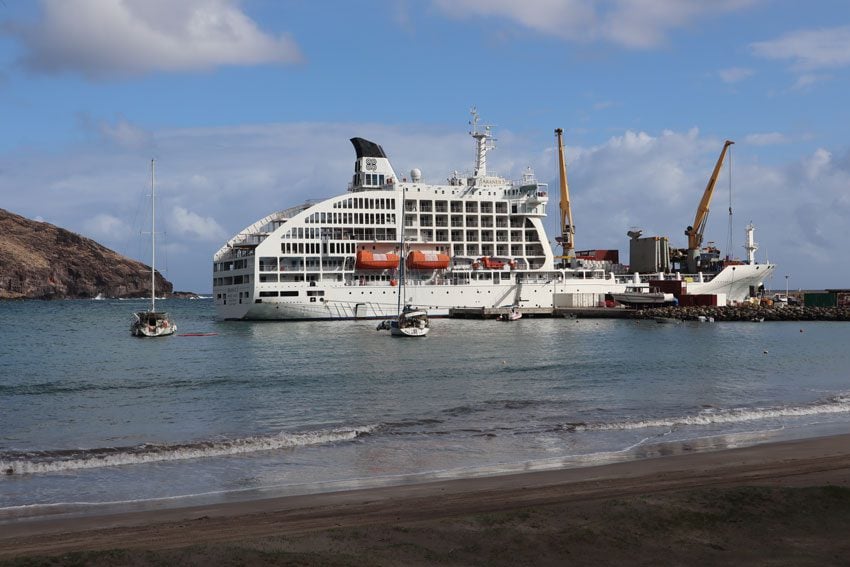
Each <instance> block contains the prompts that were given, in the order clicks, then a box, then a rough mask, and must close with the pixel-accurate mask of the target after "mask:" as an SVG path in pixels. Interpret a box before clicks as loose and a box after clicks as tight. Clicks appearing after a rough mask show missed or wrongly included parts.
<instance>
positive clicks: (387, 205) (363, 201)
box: [333, 175, 395, 210]
mask: <svg viewBox="0 0 850 567" xmlns="http://www.w3.org/2000/svg"><path fill="white" fill-rule="evenodd" d="M381 177H383V175H382V176H381ZM333 208H334V209H367V210H375V209H385V210H387V209H388V210H395V199H392V198H387V199H369V198H366V197H349V198H347V199H342V200H341V201H337V202H336V203H334V204H333Z"/></svg>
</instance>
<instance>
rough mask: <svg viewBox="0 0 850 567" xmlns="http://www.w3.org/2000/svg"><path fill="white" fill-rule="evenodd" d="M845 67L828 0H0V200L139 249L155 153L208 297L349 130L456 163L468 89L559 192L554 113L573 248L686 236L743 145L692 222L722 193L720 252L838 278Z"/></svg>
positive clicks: (325, 193)
mask: <svg viewBox="0 0 850 567" xmlns="http://www.w3.org/2000/svg"><path fill="white" fill-rule="evenodd" d="M848 77H850V4H848V3H847V2H845V1H837V0H836V1H829V0H824V1H813V2H806V3H801V2H798V1H791V0H715V1H713V2H704V1H701V0H597V1H590V0H562V1H560V2H558V1H554V0H525V1H523V2H514V1H512V0H451V1H450V0H421V1H416V2H414V1H404V0H386V1H371V2H331V1H328V2H308V1H306V0H292V1H286V0H281V1H272V0H242V1H228V0H206V1H201V0H182V1H181V2H173V1H171V0H123V1H119V0H43V1H41V2H30V1H24V0H0V125H1V126H2V128H0V208H5V209H8V210H10V211H12V212H15V213H18V214H21V215H24V216H27V217H30V218H37V219H41V220H45V221H48V222H51V223H53V224H56V225H59V226H62V227H64V228H68V229H70V230H73V231H75V232H78V233H80V234H82V235H84V236H88V237H90V238H94V239H95V240H97V241H99V242H101V243H103V244H104V245H106V246H109V247H111V248H113V249H115V250H117V251H119V252H122V253H124V254H127V255H129V256H132V257H136V258H138V259H140V260H143V261H147V258H148V257H149V251H148V250H146V249H145V248H144V242H145V240H144V239H143V238H140V236H139V232H140V231H141V230H144V228H143V224H144V222H143V220H142V219H143V214H142V213H143V211H144V207H145V199H146V195H147V193H148V186H149V161H150V159H151V158H156V159H157V178H158V184H157V186H158V196H159V197H160V200H159V207H158V211H157V214H158V217H159V219H160V220H161V223H160V227H161V228H162V230H164V231H165V233H166V234H165V236H164V238H162V239H161V240H162V241H163V250H159V251H158V258H159V259H160V260H161V261H160V260H158V266H159V267H160V268H162V270H163V271H164V273H165V275H166V277H168V278H169V279H170V280H171V281H172V282H174V284H175V286H176V288H178V289H183V290H192V291H199V292H208V291H209V290H210V287H211V285H210V279H211V269H210V268H211V257H212V255H213V253H214V252H215V251H216V250H217V249H218V248H219V247H220V246H221V245H222V244H223V243H224V242H225V241H226V240H227V239H228V238H230V237H231V236H232V235H233V234H235V233H236V232H238V231H239V230H241V229H242V228H244V227H245V226H248V225H250V224H252V223H253V222H254V221H256V220H257V219H259V218H261V217H263V216H265V215H267V214H269V213H271V212H273V211H276V210H280V209H283V208H287V207H289V206H292V205H295V204H298V203H301V202H303V201H304V200H306V199H316V198H326V197H330V196H333V195H337V194H340V193H342V192H344V190H345V187H346V183H347V181H348V179H349V176H350V173H351V170H352V167H353V160H354V152H353V149H352V148H351V146H350V143H349V141H348V139H349V138H351V137H354V136H361V137H365V138H368V139H371V140H373V141H375V142H378V143H380V144H381V145H382V146H383V147H384V149H385V151H386V152H387V153H388V155H389V157H390V159H391V161H392V163H393V165H394V167H395V169H396V170H397V171H399V172H404V171H408V170H409V169H411V168H413V167H418V168H420V169H421V170H422V171H423V173H424V176H425V179H426V181H428V180H431V181H434V182H438V181H441V180H444V179H445V178H446V177H447V176H448V175H449V174H450V173H451V172H452V171H454V170H458V171H469V170H470V169H471V167H472V165H473V163H472V161H473V157H474V147H473V145H472V140H471V139H470V138H469V136H468V135H467V130H468V125H467V121H468V119H469V116H468V111H469V108H470V107H472V106H476V107H477V108H478V110H479V112H480V114H481V117H482V120H483V121H484V122H485V123H488V124H492V125H493V128H494V132H495V135H496V137H497V139H498V141H497V149H496V150H494V151H493V152H492V153H491V154H490V155H489V156H488V168H489V170H490V171H491V172H495V173H498V174H500V175H503V176H505V177H508V178H512V179H516V178H519V176H520V175H521V173H522V171H523V170H524V169H525V168H526V167H527V166H532V167H533V168H534V169H535V171H536V173H537V176H538V178H540V179H541V180H543V181H548V182H549V183H551V184H552V188H553V189H555V188H556V187H557V159H556V155H555V142H554V137H553V130H554V129H555V128H556V127H561V128H563V129H564V131H565V143H566V146H567V161H568V168H569V182H570V191H571V200H572V203H573V218H574V221H575V224H576V227H577V234H576V245H577V247H578V248H579V249H584V248H619V249H620V251H621V256H622V257H623V258H625V257H626V256H627V251H628V241H627V237H626V231H627V230H629V229H631V228H633V227H639V228H641V229H643V230H644V234H659V235H667V236H669V237H670V238H671V241H672V242H673V243H674V244H676V245H681V246H684V245H685V237H684V234H683V231H684V228H685V227H686V226H687V225H689V224H691V223H692V221H693V216H694V213H695V211H696V207H697V204H698V202H699V199H700V197H701V195H702V191H703V189H704V188H705V184H706V182H707V180H708V177H709V175H710V173H711V169H712V168H713V166H714V163H715V161H716V160H717V156H718V154H719V152H720V150H721V148H722V145H723V141H724V140H725V139H732V140H735V142H736V144H735V146H733V151H732V156H731V158H732V159H731V168H725V169H724V172H723V173H722V174H721V179H720V181H719V182H718V186H717V190H716V192H715V196H714V201H713V203H712V213H711V216H710V218H709V222H708V227H707V229H706V240H712V241H714V242H716V243H717V244H718V245H719V246H720V247H721V249H723V250H724V251H725V250H726V247H727V245H728V244H729V243H730V238H729V233H730V228H729V226H730V223H729V218H728V214H727V209H728V207H729V203H730V199H729V193H730V187H731V193H732V200H731V202H732V207H733V212H734V215H733V217H732V229H731V235H732V238H731V245H732V254H733V255H736V256H741V255H743V248H742V246H743V244H744V228H745V226H746V224H747V223H749V222H752V223H753V224H754V225H755V226H756V240H757V242H758V243H759V244H760V246H761V248H760V249H759V251H758V252H757V254H756V256H757V258H758V259H759V260H760V261H764V260H765V259H769V260H770V261H771V262H775V263H777V264H779V268H778V271H777V275H776V276H774V281H773V282H772V286H773V287H775V288H780V289H781V288H784V287H785V277H784V276H785V275H788V276H789V282H790V287H791V288H793V289H796V288H804V289H806V288H809V289H811V288H824V287H850V252H848V245H847V243H848V242H850V142H848V134H847V132H848V130H850V128H848V127H850V110H848V103H847V94H846V93H848V92H850V88H848V87H850V84H848ZM727 165H728V162H727ZM730 172H731V176H730ZM547 225H548V226H549V227H550V236H552V237H554V235H555V232H556V227H557V203H554V202H553V203H552V205H551V208H550V216H549V219H548V221H547ZM769 285H771V284H769Z"/></svg>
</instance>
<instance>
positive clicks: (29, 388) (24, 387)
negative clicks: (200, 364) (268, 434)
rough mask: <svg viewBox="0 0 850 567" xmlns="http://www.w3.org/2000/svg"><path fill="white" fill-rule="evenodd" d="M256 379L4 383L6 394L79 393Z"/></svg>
mask: <svg viewBox="0 0 850 567" xmlns="http://www.w3.org/2000/svg"><path fill="white" fill-rule="evenodd" d="M255 383H256V381H252V380H250V379H247V378H232V377H221V378H207V379H182V380H181V379H176V380H171V381H168V382H161V381H155V380H118V381H110V382H85V381H55V382H39V383H36V384H15V385H0V395H4V396H44V395H53V394H77V393H83V392H95V391H110V390H119V391H120V390H148V389H150V388H169V389H174V390H184V389H189V390H191V389H198V388H213V387H216V386H251V385H254V384H255Z"/></svg>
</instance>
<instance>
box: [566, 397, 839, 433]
mask: <svg viewBox="0 0 850 567" xmlns="http://www.w3.org/2000/svg"><path fill="white" fill-rule="evenodd" d="M839 413H850V395H837V396H831V397H829V398H826V399H824V400H818V401H816V402H813V403H811V404H804V405H798V406H777V407H767V408H731V409H717V408H713V407H708V408H705V409H703V410H701V411H700V412H698V413H696V414H693V415H683V416H675V417H662V418H652V419H636V420H625V421H616V422H610V423H607V422H598V423H585V422H574V423H564V424H563V425H561V429H562V430H566V431H577V432H581V431H612V430H631V429H648V428H653V427H666V428H673V429H675V428H677V427H683V426H689V425H694V426H700V425H715V424H734V423H746V422H750V421H759V420H763V419H781V418H788V417H805V416H817V415H829V414H839Z"/></svg>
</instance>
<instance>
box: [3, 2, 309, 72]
mask: <svg viewBox="0 0 850 567" xmlns="http://www.w3.org/2000/svg"><path fill="white" fill-rule="evenodd" d="M41 4H42V15H43V18H42V20H41V21H40V22H38V24H36V25H17V26H14V27H10V28H9V29H8V30H7V33H10V34H12V35H14V36H17V37H18V38H19V39H20V40H21V41H22V42H23V44H24V47H25V53H24V55H23V57H22V63H23V64H24V65H25V66H26V67H27V68H29V69H31V70H35V71H39V72H45V73H52V72H62V71H71V72H79V73H82V74H84V75H86V76H88V77H90V78H99V79H103V78H108V77H116V76H118V77H122V76H133V75H140V74H144V73H149V72H156V71H166V72H170V71H195V70H204V69H210V68H213V67H217V66H220V65H257V64H267V63H293V62H297V61H299V60H300V58H301V56H300V53H299V50H298V47H297V46H296V44H295V42H294V41H293V40H292V39H291V38H289V37H288V36H287V35H281V36H280V37H272V36H270V35H268V34H266V33H264V32H263V31H262V30H260V29H259V28H258V27H257V24H256V23H255V22H254V21H253V20H251V19H250V18H249V17H248V16H246V15H245V14H244V13H243V12H242V11H241V10H240V9H239V7H238V6H237V5H236V3H235V2H234V1H233V0H181V1H179V2H174V1H172V0H123V1H121V2H118V1H101V0H42V2H41Z"/></svg>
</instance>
